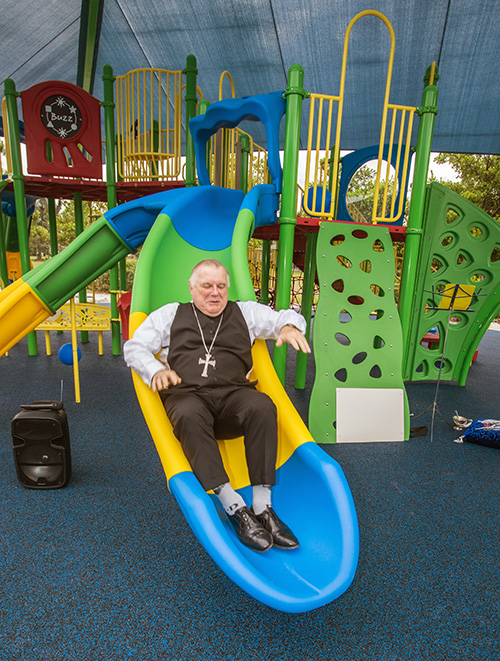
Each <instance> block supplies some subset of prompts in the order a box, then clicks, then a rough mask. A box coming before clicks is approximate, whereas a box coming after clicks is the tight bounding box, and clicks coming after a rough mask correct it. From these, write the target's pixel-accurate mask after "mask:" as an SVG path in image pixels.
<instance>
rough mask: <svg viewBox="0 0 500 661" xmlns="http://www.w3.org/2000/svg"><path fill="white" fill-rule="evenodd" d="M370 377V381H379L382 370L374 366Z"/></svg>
mask: <svg viewBox="0 0 500 661" xmlns="http://www.w3.org/2000/svg"><path fill="white" fill-rule="evenodd" d="M370 376H371V377H372V379H380V377H381V376H382V370H381V369H380V367H379V366H378V365H374V366H373V367H372V368H371V370H370Z"/></svg>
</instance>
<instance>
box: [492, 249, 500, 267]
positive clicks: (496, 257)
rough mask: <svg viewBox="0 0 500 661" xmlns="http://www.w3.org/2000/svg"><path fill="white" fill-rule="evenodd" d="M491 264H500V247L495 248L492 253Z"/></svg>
mask: <svg viewBox="0 0 500 661" xmlns="http://www.w3.org/2000/svg"><path fill="white" fill-rule="evenodd" d="M490 262H491V263H492V264H495V263H496V262H500V247H499V246H495V247H494V248H493V250H492V251H491V255H490Z"/></svg>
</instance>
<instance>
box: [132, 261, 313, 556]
mask: <svg viewBox="0 0 500 661" xmlns="http://www.w3.org/2000/svg"><path fill="white" fill-rule="evenodd" d="M228 285H229V275H228V272H227V270H226V269H225V267H224V266H223V265H222V264H221V263H220V262H218V261H217V260H213V259H207V260H204V261H202V262H200V263H199V264H197V266H195V268H194V269H193V272H192V274H191V278H190V280H189V289H190V292H191V296H192V301H191V302H190V303H168V304H167V305H164V306H163V307H161V308H159V309H158V310H156V311H154V312H152V313H151V314H150V315H149V316H148V318H147V319H146V320H145V321H144V322H143V323H142V324H141V326H140V327H139V328H138V329H137V331H136V332H135V334H134V337H133V338H132V339H130V340H128V342H126V343H125V346H124V356H125V361H126V363H127V365H128V366H129V367H131V368H132V369H134V370H135V372H137V374H139V376H140V377H141V378H142V379H143V381H144V382H145V383H146V384H147V385H149V386H150V387H151V388H152V389H153V391H159V394H160V397H161V399H162V401H163V404H164V406H165V410H166V412H167V415H168V418H169V420H170V421H171V423H172V426H173V431H174V434H175V436H176V437H177V439H178V440H179V441H180V443H181V445H182V448H183V450H184V453H185V455H186V457H187V459H188V461H189V463H190V464H191V467H192V469H193V472H194V474H195V475H196V477H197V478H198V479H199V481H200V483H201V485H202V486H203V488H204V489H205V490H206V491H209V490H211V489H212V490H213V491H214V493H215V494H216V495H217V496H218V498H219V500H220V502H221V504H222V506H223V507H224V510H225V511H226V513H227V515H228V518H229V521H230V522H231V524H232V525H233V527H234V529H235V530H236V533H237V535H238V537H239V539H240V541H241V542H242V543H243V544H245V545H247V546H248V547H250V548H252V549H254V550H256V551H266V550H267V549H269V548H271V546H273V544H274V545H275V546H277V547H279V548H283V549H292V548H296V547H297V546H298V545H299V542H298V540H297V538H296V537H295V535H294V534H293V532H292V531H291V530H290V528H289V527H288V526H287V525H286V524H285V523H283V522H282V521H281V520H280V519H279V518H278V516H277V515H276V513H275V511H274V510H273V508H272V503H271V487H272V486H273V485H274V484H275V470H276V452H277V422H276V407H275V405H274V403H273V402H272V400H271V399H270V398H269V397H268V396H267V395H266V394H264V393H261V392H259V391H258V390H256V389H255V382H253V383H252V382H250V381H249V375H250V372H251V369H252V354H251V348H252V344H253V342H254V340H255V339H264V340H266V339H274V340H277V342H276V346H281V345H282V344H283V343H288V344H290V345H291V346H292V347H294V349H297V350H299V349H300V350H302V351H304V352H307V353H309V352H310V351H311V350H310V348H309V345H308V343H307V340H306V338H305V337H304V331H305V328H306V323H305V320H304V318H303V317H302V316H301V315H299V314H297V313H296V312H294V311H293V310H281V311H279V312H276V311H274V310H272V309H271V308H269V307H267V306H265V305H260V304H259V303H255V302H254V301H246V302H236V303H235V302H232V301H228ZM157 354H159V357H158V358H156V357H155V356H156V355H157ZM241 435H243V437H244V443H245V455H246V460H247V465H248V472H249V475H250V481H251V485H252V488H253V489H252V490H253V494H252V495H253V502H252V508H251V509H250V508H249V507H247V505H246V503H245V501H244V500H243V498H242V496H241V495H240V494H239V493H237V492H236V491H235V490H234V489H233V488H232V486H231V485H230V483H229V478H228V476H227V473H226V471H225V469H224V465H223V462H222V458H221V455H220V451H219V447H218V444H217V440H216V439H220V440H223V439H231V438H236V437H238V436H241Z"/></svg>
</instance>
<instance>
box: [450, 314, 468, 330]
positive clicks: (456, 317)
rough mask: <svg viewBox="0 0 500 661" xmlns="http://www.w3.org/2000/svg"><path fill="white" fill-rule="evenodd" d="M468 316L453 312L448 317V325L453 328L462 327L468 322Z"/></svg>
mask: <svg viewBox="0 0 500 661" xmlns="http://www.w3.org/2000/svg"><path fill="white" fill-rule="evenodd" d="M468 321H469V320H468V318H467V316H466V315H463V314H460V313H458V312H453V314H452V315H451V317H450V326H452V327H453V328H462V327H463V326H465V325H466V324H467V323H468Z"/></svg>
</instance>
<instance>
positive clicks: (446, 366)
mask: <svg viewBox="0 0 500 661" xmlns="http://www.w3.org/2000/svg"><path fill="white" fill-rule="evenodd" d="M434 367H435V368H436V369H437V370H441V373H443V372H444V373H445V374H446V373H449V372H451V362H450V361H449V360H448V358H444V359H440V360H436V361H434Z"/></svg>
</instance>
